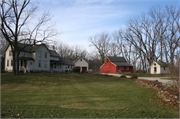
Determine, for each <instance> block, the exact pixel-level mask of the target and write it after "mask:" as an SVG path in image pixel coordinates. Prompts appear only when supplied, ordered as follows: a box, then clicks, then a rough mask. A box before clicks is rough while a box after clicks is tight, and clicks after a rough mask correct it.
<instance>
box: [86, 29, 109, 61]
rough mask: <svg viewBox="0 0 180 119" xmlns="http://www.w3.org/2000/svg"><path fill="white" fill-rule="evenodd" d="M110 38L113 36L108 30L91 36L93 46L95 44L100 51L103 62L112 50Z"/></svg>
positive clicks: (90, 40)
mask: <svg viewBox="0 0 180 119" xmlns="http://www.w3.org/2000/svg"><path fill="white" fill-rule="evenodd" d="M110 40H111V38H110V35H109V33H108V32H102V33H99V34H96V35H95V36H91V37H90V38H89V42H90V43H91V46H94V47H95V48H96V49H97V51H98V53H99V56H100V58H101V64H102V63H104V61H105V57H106V56H107V55H108V53H109V51H110Z"/></svg>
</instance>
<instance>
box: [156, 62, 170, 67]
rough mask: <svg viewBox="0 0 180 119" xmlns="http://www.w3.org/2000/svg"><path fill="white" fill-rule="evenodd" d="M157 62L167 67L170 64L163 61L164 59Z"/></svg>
mask: <svg viewBox="0 0 180 119" xmlns="http://www.w3.org/2000/svg"><path fill="white" fill-rule="evenodd" d="M157 63H158V64H159V65H160V66H161V67H167V66H168V65H167V64H166V63H165V62H163V61H157Z"/></svg>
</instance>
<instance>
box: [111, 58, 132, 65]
mask: <svg viewBox="0 0 180 119" xmlns="http://www.w3.org/2000/svg"><path fill="white" fill-rule="evenodd" d="M108 58H109V60H110V61H111V62H112V63H113V64H115V65H116V66H129V67H130V66H132V65H131V64H128V63H127V61H126V59H125V58H124V57H111V56H108Z"/></svg>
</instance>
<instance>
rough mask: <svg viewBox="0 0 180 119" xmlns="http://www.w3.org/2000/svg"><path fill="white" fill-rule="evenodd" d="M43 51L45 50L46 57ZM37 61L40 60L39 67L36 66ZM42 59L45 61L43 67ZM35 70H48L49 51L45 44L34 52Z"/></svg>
mask: <svg viewBox="0 0 180 119" xmlns="http://www.w3.org/2000/svg"><path fill="white" fill-rule="evenodd" d="M39 52H41V57H39ZM45 52H47V58H45ZM39 61H41V67H39V66H38V63H39ZM44 61H47V67H46V68H44ZM34 70H35V71H50V53H49V51H48V50H47V48H46V47H45V46H43V45H42V46H41V47H40V48H39V49H38V50H37V51H36V52H35V63H34Z"/></svg>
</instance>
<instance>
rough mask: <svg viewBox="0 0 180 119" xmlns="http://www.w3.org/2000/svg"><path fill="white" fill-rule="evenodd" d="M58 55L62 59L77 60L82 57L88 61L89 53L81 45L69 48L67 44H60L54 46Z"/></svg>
mask: <svg viewBox="0 0 180 119" xmlns="http://www.w3.org/2000/svg"><path fill="white" fill-rule="evenodd" d="M54 46H55V48H56V51H57V53H58V54H59V55H60V57H62V58H66V59H71V60H75V59H76V58H77V57H82V58H84V59H86V56H87V51H86V50H85V49H83V48H82V47H81V46H79V45H74V46H69V45H67V44H65V43H62V42H61V43H59V44H58V45H57V44H56V45H54Z"/></svg>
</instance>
